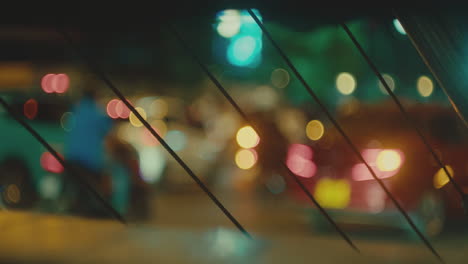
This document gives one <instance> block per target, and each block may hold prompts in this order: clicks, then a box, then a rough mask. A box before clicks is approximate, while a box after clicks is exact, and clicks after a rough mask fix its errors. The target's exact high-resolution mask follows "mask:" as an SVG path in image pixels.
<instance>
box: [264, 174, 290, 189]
mask: <svg viewBox="0 0 468 264" xmlns="http://www.w3.org/2000/svg"><path fill="white" fill-rule="evenodd" d="M265 185H266V187H267V189H268V190H269V191H270V192H271V193H273V194H280V193H282V192H284V191H285V190H286V181H285V180H284V179H283V177H282V176H281V175H279V174H273V175H272V176H271V177H269V178H268V179H267V182H266V183H265Z"/></svg>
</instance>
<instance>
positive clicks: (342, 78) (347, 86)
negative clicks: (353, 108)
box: [336, 72, 356, 95]
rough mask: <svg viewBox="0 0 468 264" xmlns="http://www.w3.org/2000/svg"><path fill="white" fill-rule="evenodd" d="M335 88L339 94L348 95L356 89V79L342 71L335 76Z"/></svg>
mask: <svg viewBox="0 0 468 264" xmlns="http://www.w3.org/2000/svg"><path fill="white" fill-rule="evenodd" d="M336 88H337V89H338V91H339V92H340V93H341V94H344V95H350V94H352V93H353V92H354V90H355V89H356V79H355V78H354V76H353V75H351V74H350V73H347V72H342V73H340V74H338V76H337V77H336Z"/></svg>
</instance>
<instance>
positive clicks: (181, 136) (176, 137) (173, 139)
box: [166, 130, 187, 151]
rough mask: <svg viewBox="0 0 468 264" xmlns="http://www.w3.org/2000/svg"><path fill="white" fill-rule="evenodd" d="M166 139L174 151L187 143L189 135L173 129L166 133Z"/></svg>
mask: <svg viewBox="0 0 468 264" xmlns="http://www.w3.org/2000/svg"><path fill="white" fill-rule="evenodd" d="M166 141H167V144H169V146H170V147H171V148H172V149H173V150H174V151H181V150H183V149H184V148H185V146H186V145H187V136H186V135H185V133H184V132H182V131H180V130H171V131H169V132H167V134H166Z"/></svg>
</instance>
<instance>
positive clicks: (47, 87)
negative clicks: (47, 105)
mask: <svg viewBox="0 0 468 264" xmlns="http://www.w3.org/2000/svg"><path fill="white" fill-rule="evenodd" d="M54 76H55V74H52V73H49V74H46V75H44V77H42V80H41V87H42V90H43V91H44V92H46V93H53V92H54V89H53V87H52V85H51V81H52V79H53V78H54Z"/></svg>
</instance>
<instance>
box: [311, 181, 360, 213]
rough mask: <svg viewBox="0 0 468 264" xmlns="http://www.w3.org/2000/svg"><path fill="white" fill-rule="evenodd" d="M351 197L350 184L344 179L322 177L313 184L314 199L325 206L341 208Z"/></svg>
mask: <svg viewBox="0 0 468 264" xmlns="http://www.w3.org/2000/svg"><path fill="white" fill-rule="evenodd" d="M350 198H351V186H350V184H349V183H348V181H347V180H345V179H339V180H333V179H330V178H322V179H320V180H319V181H318V182H317V185H316V186H315V199H317V202H318V203H319V204H320V205H321V206H322V207H325V208H336V209H343V208H345V207H346V206H348V204H349V201H350Z"/></svg>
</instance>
